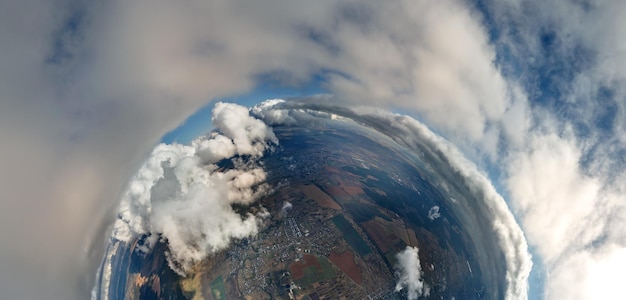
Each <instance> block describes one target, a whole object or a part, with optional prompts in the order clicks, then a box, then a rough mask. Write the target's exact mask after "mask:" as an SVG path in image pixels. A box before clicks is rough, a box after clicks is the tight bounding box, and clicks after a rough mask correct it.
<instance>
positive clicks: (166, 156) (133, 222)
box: [113, 103, 278, 274]
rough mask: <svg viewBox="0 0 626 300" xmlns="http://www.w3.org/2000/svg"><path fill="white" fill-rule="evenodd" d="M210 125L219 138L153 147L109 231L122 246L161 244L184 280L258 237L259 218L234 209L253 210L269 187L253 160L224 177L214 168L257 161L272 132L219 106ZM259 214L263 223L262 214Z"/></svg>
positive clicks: (239, 111)
mask: <svg viewBox="0 0 626 300" xmlns="http://www.w3.org/2000/svg"><path fill="white" fill-rule="evenodd" d="M213 119H214V122H215V123H214V125H215V127H216V129H217V130H218V131H219V132H221V134H212V135H211V136H210V137H208V138H203V137H201V138H199V139H197V140H195V141H194V142H193V143H192V145H191V146H186V145H180V144H173V145H166V144H160V145H158V146H157V147H156V148H155V150H154V151H153V152H152V154H151V155H150V157H149V158H148V160H147V161H146V163H145V164H144V165H143V166H142V167H141V168H140V169H139V171H138V172H137V174H136V175H135V177H134V179H133V180H132V181H131V182H130V183H129V186H128V190H127V192H126V193H125V194H124V196H123V198H122V203H121V207H120V211H119V216H120V218H119V219H118V220H117V221H116V223H115V229H114V232H113V237H114V238H115V239H117V240H121V241H124V242H130V241H131V238H133V237H136V236H137V235H139V234H149V235H152V236H159V237H160V238H161V239H163V240H166V241H167V243H168V248H169V257H168V259H169V262H170V266H171V267H172V269H174V270H176V271H177V272H179V273H181V274H184V273H185V272H186V271H187V270H189V268H191V267H192V266H193V265H194V264H195V263H196V262H198V261H200V260H202V259H203V258H205V257H206V256H207V255H209V254H210V253H214V252H215V251H218V250H221V249H224V248H226V247H227V246H228V245H229V244H230V241H231V240H232V239H240V238H244V237H248V236H251V235H254V234H256V233H257V231H258V222H259V221H260V219H258V218H257V217H256V216H255V215H252V214H248V215H246V216H240V215H239V214H237V213H236V212H235V211H233V209H232V208H231V204H233V203H240V204H250V203H251V202H253V201H254V200H256V199H257V198H258V196H259V195H262V194H264V193H267V192H268V188H269V187H268V186H267V185H266V184H264V181H265V178H266V174H265V171H264V170H263V169H262V168H260V167H258V166H257V165H255V164H254V161H253V160H251V161H249V162H248V163H238V162H236V163H235V169H232V170H225V171H220V170H218V167H217V166H216V165H214V164H213V163H215V162H218V161H219V160H221V159H228V158H232V157H233V156H234V155H235V154H236V153H237V154H239V155H253V158H255V157H256V158H258V157H260V156H262V154H263V151H265V150H267V149H268V147H269V146H270V145H269V143H276V142H278V140H277V139H276V136H275V135H274V133H273V132H272V129H271V128H269V127H267V125H265V123H263V122H262V121H259V120H258V119H255V118H253V117H251V116H249V114H248V109H247V108H245V107H243V106H239V105H236V104H230V103H217V104H216V106H215V109H214V111H213ZM222 134H224V135H222ZM211 141H216V142H214V143H212V142H211ZM212 144H219V145H225V149H227V150H228V151H226V152H224V148H220V147H217V148H215V150H216V151H215V152H212V150H213V149H214V148H211V147H209V146H207V145H212ZM207 157H209V158H211V159H209V160H208V161H210V162H207ZM260 216H261V219H263V218H265V217H267V211H261V212H260ZM155 241H156V240H153V242H155ZM149 247H150V246H149Z"/></svg>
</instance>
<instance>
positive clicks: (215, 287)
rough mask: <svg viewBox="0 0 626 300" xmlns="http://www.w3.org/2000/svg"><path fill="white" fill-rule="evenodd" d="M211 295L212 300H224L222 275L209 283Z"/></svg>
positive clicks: (224, 292)
mask: <svg viewBox="0 0 626 300" xmlns="http://www.w3.org/2000/svg"><path fill="white" fill-rule="evenodd" d="M211 294H213V299H215V300H224V299H226V287H225V286H224V279H223V278H222V275H220V276H219V277H217V278H215V280H213V282H211Z"/></svg>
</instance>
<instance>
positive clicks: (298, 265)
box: [289, 254, 322, 280]
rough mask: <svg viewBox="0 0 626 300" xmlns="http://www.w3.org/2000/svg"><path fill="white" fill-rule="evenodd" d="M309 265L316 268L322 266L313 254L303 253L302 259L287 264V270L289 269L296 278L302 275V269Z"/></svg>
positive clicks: (300, 277)
mask: <svg viewBox="0 0 626 300" xmlns="http://www.w3.org/2000/svg"><path fill="white" fill-rule="evenodd" d="M311 266H315V267H317V269H321V268H322V265H321V264H320V262H319V261H318V260H317V258H316V257H315V256H313V255H310V254H304V260H301V261H299V262H295V263H293V264H291V265H289V271H291V276H292V277H293V279H296V280H298V279H302V278H303V277H304V269H306V268H307V267H311Z"/></svg>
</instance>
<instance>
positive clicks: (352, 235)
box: [333, 215, 372, 256]
mask: <svg viewBox="0 0 626 300" xmlns="http://www.w3.org/2000/svg"><path fill="white" fill-rule="evenodd" d="M333 223H335V226H337V228H339V230H340V231H341V233H343V237H344V239H345V240H346V242H348V245H350V247H352V249H354V251H356V253H358V254H359V255H360V256H364V255H367V254H369V253H370V252H372V250H371V249H370V247H368V246H367V244H366V243H365V241H364V240H363V239H362V238H361V236H360V235H359V233H358V232H356V230H354V228H353V227H352V225H350V222H348V220H346V218H344V217H343V216H342V215H336V216H334V217H333Z"/></svg>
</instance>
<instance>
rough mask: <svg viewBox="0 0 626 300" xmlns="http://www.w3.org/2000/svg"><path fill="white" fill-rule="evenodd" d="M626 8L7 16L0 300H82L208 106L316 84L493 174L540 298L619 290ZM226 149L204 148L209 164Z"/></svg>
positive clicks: (404, 5)
mask: <svg viewBox="0 0 626 300" xmlns="http://www.w3.org/2000/svg"><path fill="white" fill-rule="evenodd" d="M625 9H626V8H625V6H624V5H623V3H622V2H621V1H619V0H614V1H610V0H607V1H597V2H595V1H591V2H590V1H568V2H545V1H534V0H523V1H522V0H512V1H490V0H484V1H473V2H471V3H468V2H463V1H455V0H445V1H436V2H432V1H425V0H422V1H402V0H397V1H395V0H394V1H385V2H379V1H318V2H315V3H313V2H310V1H308V2H307V1H294V2H289V3H287V4H286V3H283V2H279V1H273V0H270V1H264V2H263V3H256V2H252V1H244V2H237V3H235V2H232V1H210V2H206V1H199V0H192V1H186V2H184V3H179V2H171V1H161V0H159V1H147V0H140V1H132V2H128V1H108V2H103V3H98V2H87V1H66V0H57V1H44V0H26V1H19V2H15V1H9V0H7V1H0V14H2V15H1V16H2V17H1V18H0V39H2V41H3V43H2V45H0V49H1V50H2V53H3V55H2V57H0V91H1V92H0V125H1V126H0V134H1V136H2V137H3V140H5V141H7V143H6V146H4V147H2V149H0V159H1V163H2V165H3V166H4V170H6V171H4V172H2V174H1V176H2V177H1V178H0V179H1V180H0V184H1V186H0V190H1V193H2V195H1V199H2V201H1V202H0V206H1V207H0V228H2V230H1V231H0V239H1V240H3V241H9V242H4V243H3V245H2V249H3V251H2V254H1V255H0V270H3V271H2V272H0V279H1V280H0V289H1V290H2V291H3V292H4V293H5V294H4V295H5V296H6V297H7V298H28V299H38V298H43V297H45V298H52V299H84V298H85V297H86V295H87V294H88V292H89V289H90V283H89V281H92V278H91V277H89V276H84V274H87V273H93V269H94V265H95V264H94V262H95V261H98V260H99V258H100V257H101V250H100V249H102V246H101V245H102V243H103V239H102V238H101V236H103V235H102V234H99V233H101V232H103V231H104V228H105V227H106V224H108V223H110V221H111V220H112V219H114V214H113V213H112V211H114V208H115V206H116V205H117V204H118V203H117V202H116V201H117V199H119V198H120V195H121V194H122V192H123V188H124V186H125V184H126V183H127V181H128V178H131V177H132V174H134V172H135V171H136V170H137V168H139V167H140V166H141V164H142V162H143V161H144V160H145V157H146V156H148V155H149V153H150V149H153V148H154V143H155V142H156V141H158V139H159V137H160V136H161V135H162V134H163V133H165V132H166V131H167V130H169V129H171V128H173V127H175V126H176V125H177V124H179V123H180V122H181V121H182V120H183V119H184V118H185V117H186V116H188V115H189V114H191V113H192V112H193V111H195V110H196V109H198V107H199V106H201V105H203V104H204V103H206V102H207V101H209V100H210V99H215V98H220V97H225V96H228V95H235V94H241V93H246V92H248V91H250V90H251V89H252V88H253V87H254V86H255V85H257V84H262V83H265V82H268V81H269V82H272V83H277V84H279V85H289V86H298V85H299V84H306V83H310V82H311V81H314V82H315V83H316V84H319V85H321V86H322V87H323V88H325V89H326V90H328V91H329V92H332V93H334V94H336V95H338V96H339V97H338V99H344V100H346V101H347V102H350V103H354V102H357V103H362V104H363V103H364V104H369V105H374V106H383V107H387V108H393V109H402V110H405V111H407V112H410V113H411V114H413V115H415V116H418V117H419V118H420V119H422V120H424V121H425V122H426V123H427V124H428V125H431V126H432V127H433V128H435V129H436V130H437V132H439V133H442V134H443V135H445V136H446V137H447V138H448V139H449V140H451V141H452V142H453V143H455V144H456V145H457V146H459V147H460V149H461V150H462V151H463V154H465V155H466V156H468V157H469V158H470V159H472V160H473V161H474V162H476V163H477V164H478V165H479V166H480V167H481V168H485V169H487V170H489V173H490V174H492V176H493V179H495V180H496V184H497V186H498V188H499V189H502V191H503V193H504V194H505V195H507V196H508V201H509V203H510V204H511V207H512V208H513V209H514V211H515V213H516V216H517V217H518V219H519V220H520V222H521V224H522V226H523V227H524V230H525V232H526V234H527V236H528V237H529V242H530V244H531V245H532V246H533V247H534V248H536V249H537V253H538V254H539V255H540V256H541V257H542V259H543V260H544V262H545V268H546V270H547V274H549V276H546V277H545V280H546V281H545V286H546V295H545V296H546V297H550V298H567V296H568V295H569V294H568V293H570V292H571V293H576V295H581V297H586V296H589V297H590V298H593V297H594V296H593V295H600V293H618V292H619V291H616V290H614V289H617V288H618V285H611V286H609V287H608V288H607V287H605V286H604V285H602V284H600V283H599V282H610V281H609V280H608V279H609V278H617V277H620V276H621V277H623V276H622V275H623V274H624V273H623V272H624V271H623V270H626V267H624V260H623V251H624V249H626V246H625V244H624V240H625V239H626V237H625V236H624V233H623V230H622V229H621V228H624V225H625V223H626V222H625V220H626V210H625V208H624V204H623V203H624V202H625V201H624V199H623V195H624V192H625V191H626V186H625V185H624V182H626V180H625V179H626V174H625V172H624V170H625V168H624V166H625V161H624V159H623V157H625V156H626V150H625V149H626V146H625V145H626V133H625V132H626V122H625V120H626V118H625V116H626V114H625V113H624V108H625V105H626V102H625V100H624V99H626V97H625V95H626V90H625V88H624V87H625V86H626V84H624V83H625V82H626V73H625V71H624V70H626V66H625V65H624V64H625V63H624V62H625V61H626V59H625V58H626V46H625V44H624V39H623V38H622V37H623V36H624V30H625V29H624V28H626V26H625V24H624V22H625V21H624V20H626V17H625V16H626V11H625ZM275 117H277V118H278V117H280V116H275ZM231 143H232V146H235V145H236V144H237V142H235V141H234V140H231ZM218 146H220V147H218ZM232 146H231V144H229V142H228V141H227V140H225V139H223V138H217V139H216V140H215V142H206V143H205V145H203V146H202V147H205V148H206V149H213V150H207V151H208V153H211V154H210V155H208V154H205V155H204V157H203V158H201V159H203V160H205V161H206V162H207V163H210V162H211V161H214V160H216V159H217V158H218V157H221V156H227V155H229V154H231V153H232V150H233V148H232ZM240 146H241V147H247V146H251V147H252V148H248V150H246V151H255V149H254V143H252V144H250V145H244V144H241V145H240ZM198 147H200V146H198ZM206 149H205V150H206ZM215 149H223V151H225V152H223V153H214V152H211V151H214V150H215ZM181 151H187V150H181ZM197 151H198V153H200V152H202V151H201V150H199V149H198V150H197ZM211 155H215V157H213V156H211ZM198 156H200V154H198ZM561 166H562V168H561ZM158 167H159V166H155V168H158ZM466 175H473V174H466ZM568 187H569V188H568ZM573 191H576V193H574V192H573ZM553 229H554V230H553ZM513 238H514V239H517V236H514V237H513ZM556 241H559V242H560V243H556ZM613 267H614V268H615V270H613V269H612V268H613ZM4 270H8V271H4ZM605 271H606V272H605ZM609 271H611V272H609ZM59 274H64V276H59ZM598 274H600V275H598ZM83 278H87V279H83ZM26 283H27V284H26ZM572 283H577V284H572ZM32 286H37V287H38V288H37V289H32V288H31V287H32ZM565 286H567V287H569V288H568V289H564V288H563V287H565Z"/></svg>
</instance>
